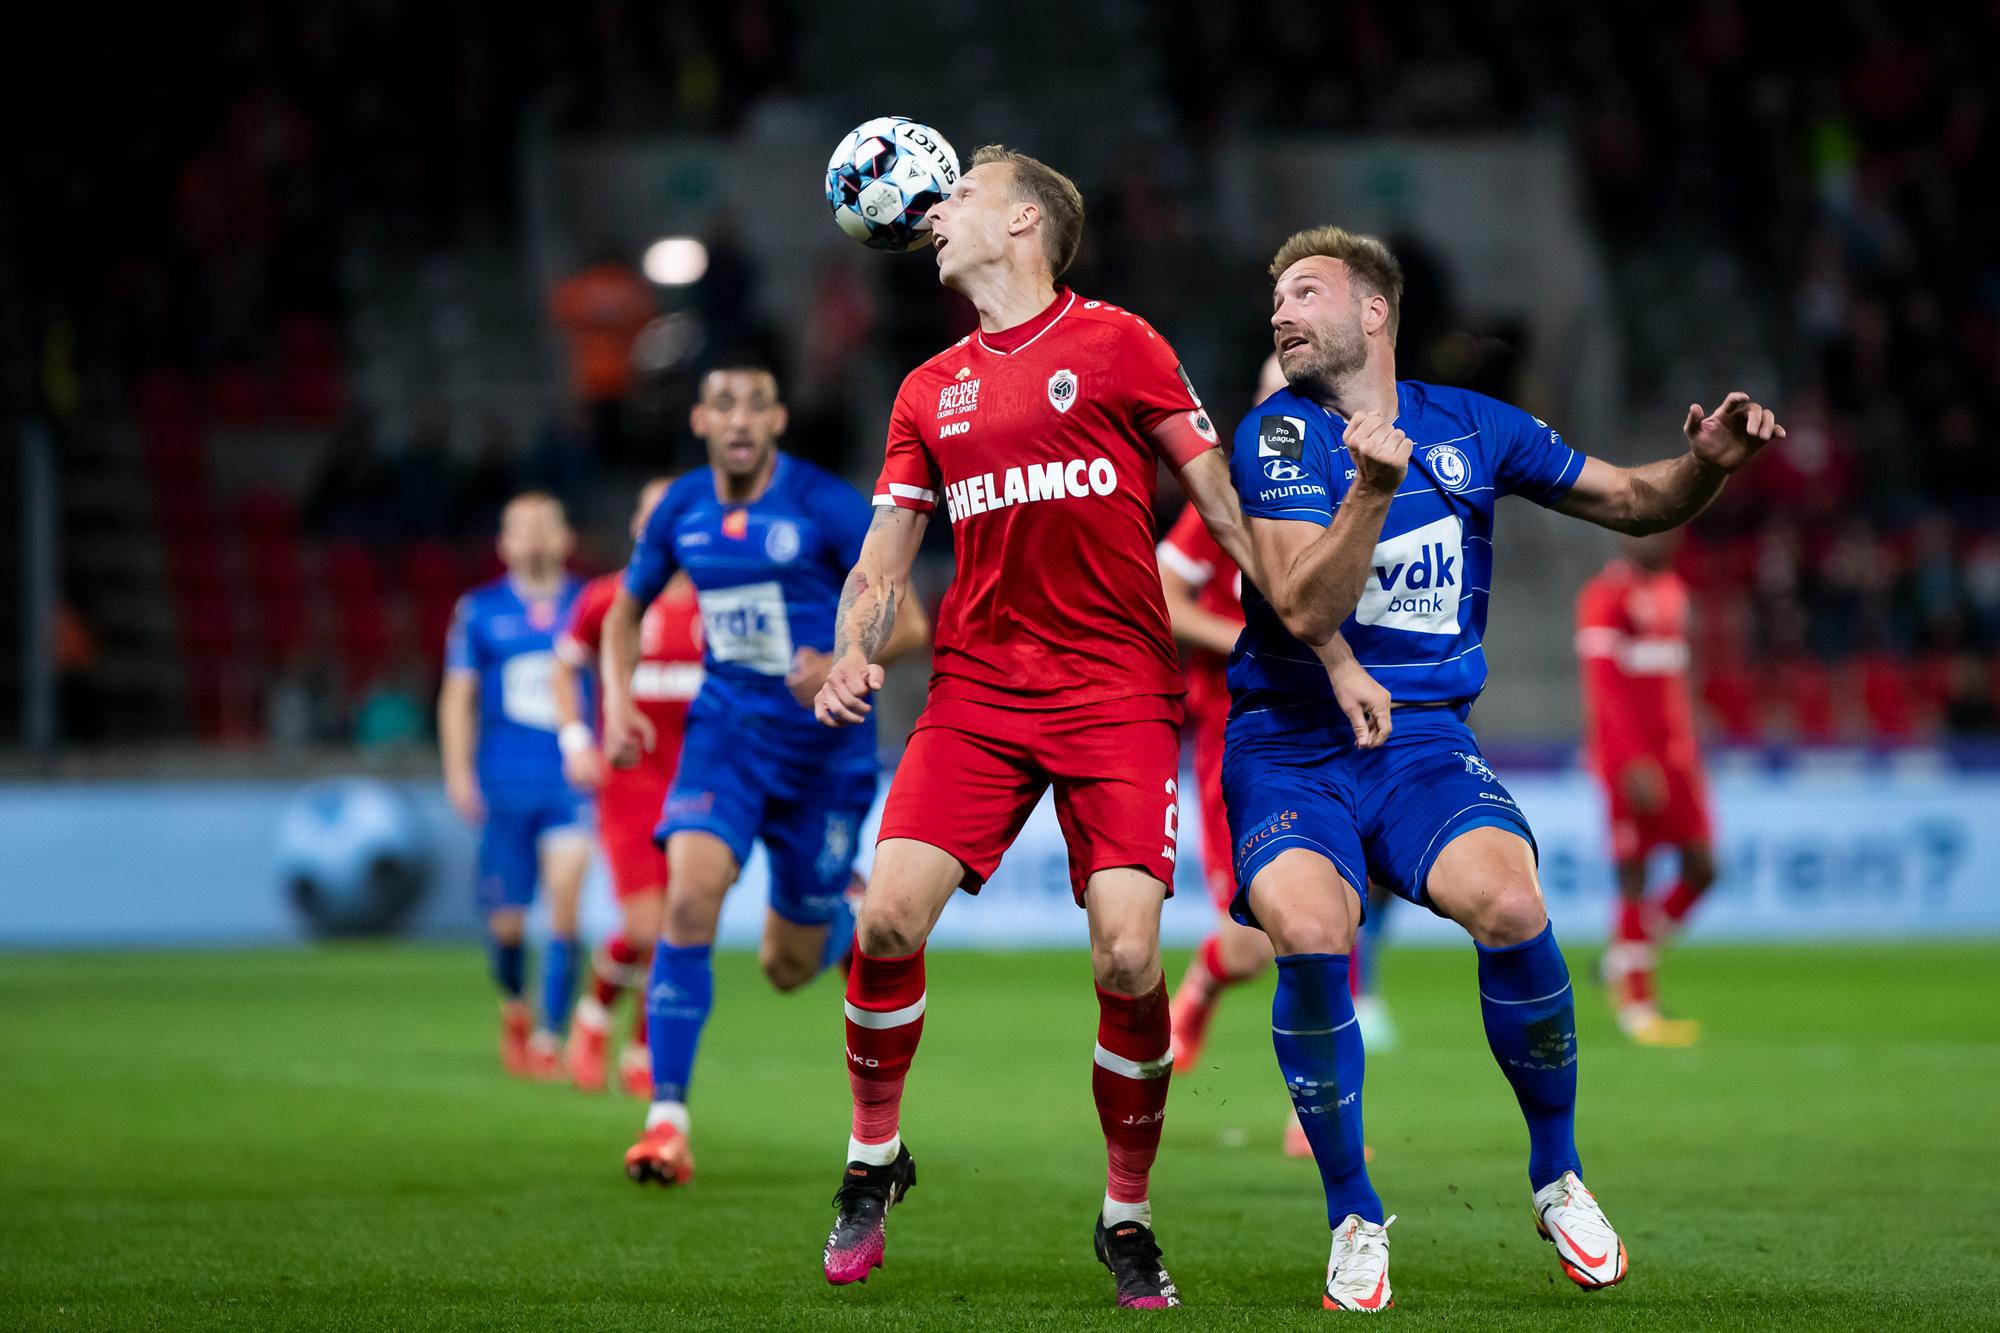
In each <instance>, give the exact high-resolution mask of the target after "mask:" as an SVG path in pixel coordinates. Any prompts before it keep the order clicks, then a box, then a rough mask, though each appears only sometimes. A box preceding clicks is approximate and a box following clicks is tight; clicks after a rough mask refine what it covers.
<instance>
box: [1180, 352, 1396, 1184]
mask: <svg viewBox="0 0 2000 1333" xmlns="http://www.w3.org/2000/svg"><path fill="white" fill-rule="evenodd" d="M1284 387H1285V375H1284V372H1283V371H1282V370H1281V369H1279V367H1278V358H1277V357H1276V355H1272V356H1270V357H1267V358H1265V361H1264V366H1263V369H1262V370H1260V371H1259V372H1258V376H1257V396H1256V399H1255V401H1257V402H1260V403H1261V402H1263V401H1264V400H1265V399H1266V398H1269V397H1270V396H1271V395H1272V394H1274V393H1276V392H1277V391H1278V390H1279V389H1282V388H1284ZM1157 554H1158V556H1159V560H1160V585H1161V588H1162V590H1163V591H1164V592H1165V594H1166V598H1167V618H1168V620H1169V621H1170V622H1171V623H1172V625H1173V631H1174V638H1175V639H1176V640H1178V641H1179V642H1180V643H1181V644H1182V645H1183V646H1184V647H1185V648H1186V650H1187V652H1186V660H1185V664H1184V669H1185V673H1186V677H1187V726H1186V730H1187V732H1188V735H1189V739H1190V740H1191V741H1192V743H1193V745H1194V779H1195V792H1194V795H1195V798H1196V799H1197V800H1198V801H1200V803H1201V834H1202V837H1201V847H1202V873H1203V876H1204V877H1205V878H1206V880H1207V882H1208V896H1209V899H1210V901H1212V902H1213V903H1214V904H1215V911H1216V918H1215V929H1214V931H1213V932H1211V933H1210V934H1209V936H1208V938H1206V939H1204V940H1203V941H1202V942H1201V943H1200V945H1198V946H1197V947H1196V949H1195V953H1194V958H1193V959H1192V960H1191V961H1190V962H1189V963H1188V970H1187V972H1186V973H1185V974H1184V975H1183V976H1182V977H1181V983H1180V985H1179V986H1177V987H1176V988H1175V989H1174V998H1173V1002H1172V1005H1171V1007H1170V1013H1171V1017H1172V1026H1173V1055H1174V1067H1175V1068H1177V1069H1181V1070H1186V1069H1188V1068H1190V1067H1191V1066H1192V1065H1193V1064H1194V1062H1195V1061H1196V1060H1198V1059H1200V1058H1201V1049H1202V1046H1203V1044H1204V1042H1205V1041H1206V1039H1207V1036H1208V1024H1209V1020H1210V1019H1211V1018H1213V1017H1214V1016H1215V1006H1216V1002H1217V1001H1219V1000H1220V999H1221V998H1222V993H1223V992H1224V991H1226V990H1228V989H1229V988H1231V987H1233V986H1238V985H1241V984H1242V983H1243V982H1246V981H1250V980H1252V979H1254V978H1255V977H1256V976H1257V975H1258V974H1260V973H1261V972H1263V970H1264V969H1265V968H1266V967H1269V966H1270V965H1271V956H1272V952H1271V939H1270V937H1269V936H1268V935H1266V934H1265V933H1264V932H1263V931H1261V930H1257V929H1255V928H1254V927H1251V926H1245V925H1240V924H1238V923H1237V922H1236V921H1235V920H1234V919H1233V918H1232V917H1231V916H1230V915H1229V903H1230V900H1231V899H1232V898H1234V897H1235V896H1236V866H1235V858H1234V856H1233V855H1232V849H1231V838H1230V835H1229V813H1228V811H1227V810H1226V809H1225V808H1224V807H1223V802H1222V733H1223V729H1224V727H1225V726H1226V725H1227V724H1228V722H1229V680H1228V666H1229V654H1230V651H1231V650H1232V649H1233V648H1235V646H1236V637H1237V635H1239V634H1241V633H1242V632H1243V571H1242V570H1240V569H1238V568H1237V567H1236V562H1235V561H1234V560H1232V559H1230V558H1229V553H1228V552H1227V551H1225V550H1223V549H1222V546H1221V544H1220V543H1218V542H1217V541H1216V540H1215V537H1214V535H1213V534H1212V533H1210V532H1209V530H1208V525H1207V524H1205V523H1203V522H1202V521H1201V515H1200V513H1199V512H1198V511H1197V510H1196V509H1195V508H1194V506H1192V505H1189V506H1188V507H1187V508H1185V509H1183V510H1181V513H1180V517H1179V518H1178V519H1176V520H1175V521H1174V525H1173V527H1172V528H1170V529H1169V530H1168V532H1167V535H1166V537H1165V538H1164V539H1163V540H1162V541H1161V542H1160V545H1159V549H1158V552H1157ZM1387 896H1388V895H1387V894H1384V893H1382V892H1381V891H1380V890H1378V889H1376V888H1375V887H1374V886H1373V885H1370V896H1369V902H1368V911H1369V917H1370V921H1371V922H1379V921H1380V920H1381V919H1382V916H1383V909H1384V908H1385V907H1386V906H1387V904H1386V903H1384V902H1382V901H1380V899H1381V898H1385V897H1387ZM1368 943H1369V945H1371V946H1372V944H1373V943H1374V940H1372V939H1371V940H1369V941H1368ZM1367 954H1368V955H1370V956H1372V954H1373V949H1372V948H1369V949H1367ZM1363 956H1364V946H1363V943H1362V941H1361V940H1360V939H1357V940H1356V941H1355V947H1354V954H1353V958H1354V965H1353V967H1352V968H1351V970H1350V973H1349V975H1350V976H1352V977H1353V979H1354V985H1355V992H1354V1008H1355V1014H1356V1016H1357V1018H1358V1019H1359V1021H1360V1026H1361V1032H1362V1039H1363V1040H1364V1042H1366V1043H1367V1046H1368V1049H1369V1050H1371V1051H1382V1050H1386V1049H1388V1048H1389V1046H1391V1045H1393V1043H1394V1040H1395V1029H1394V1027H1393V1026H1391V1024H1390V1019H1389V1012H1388V1007H1387V1006H1386V1005H1384V1004H1383V1003H1382V1001H1381V998H1380V997H1379V996H1377V995H1375V994H1374V993H1373V992H1372V990H1370V989H1369V988H1368V981H1369V978H1370V975H1371V974H1370V973H1369V971H1368V970H1367V969H1366V968H1364V967H1363V966H1362V965H1361V959H1362V957H1363ZM1284 1142H1285V1153H1286V1155H1287V1156H1290V1157H1310V1156H1312V1145H1311V1144H1310V1143H1308V1142H1307V1141H1306V1136H1305V1131H1304V1130H1303V1129H1301V1128H1300V1127H1299V1117H1298V1111H1297V1109H1296V1108H1293V1109H1292V1110H1290V1111H1288V1112H1287V1114H1286V1125H1285V1141H1284Z"/></svg>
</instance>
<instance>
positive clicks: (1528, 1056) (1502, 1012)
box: [1475, 926, 1583, 1189]
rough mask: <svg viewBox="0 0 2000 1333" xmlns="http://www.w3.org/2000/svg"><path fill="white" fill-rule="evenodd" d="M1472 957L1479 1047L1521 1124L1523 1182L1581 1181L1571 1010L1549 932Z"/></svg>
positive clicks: (1566, 983)
mask: <svg viewBox="0 0 2000 1333" xmlns="http://www.w3.org/2000/svg"><path fill="white" fill-rule="evenodd" d="M1475 947H1477V948H1478V950H1479V1009H1480V1012H1481V1014H1482V1015H1483V1016H1484V1017H1485V1019H1486V1044H1487V1045H1488V1046H1491V1047H1492V1048H1493V1058H1494V1059H1495V1060H1497V1061H1499V1062H1500V1071H1501V1072H1502V1073H1504V1074H1505V1075H1506V1076H1507V1081H1508V1082H1509V1083H1511V1084H1513V1085H1514V1097H1515V1099H1516V1100H1518V1101H1519V1102H1520V1103H1521V1114H1522V1115H1523V1116H1525V1117H1526V1118H1527V1121H1528V1183H1529V1184H1531V1185H1532V1186H1534V1187H1535V1188H1536V1189H1540V1188H1541V1187H1542V1186H1544V1185H1546V1184H1548V1183H1549V1182H1550V1181H1552V1180H1555V1179H1557V1178H1558V1177H1560V1176H1561V1175H1562V1173H1563V1172H1565V1171H1574V1172H1576V1173H1577V1174H1578V1175H1582V1174H1583V1165H1582V1163H1581V1162H1579V1161H1578V1160H1577V1155H1576V1005H1575V1002H1574V1000H1573V998H1572V996H1571V993H1570V986H1569V968H1568V967H1567V966H1565V965H1564V963H1563V956H1562V950H1561V949H1559V948H1557V947H1556V935H1555V928H1554V927H1553V926H1543V927H1542V933H1541V934H1539V935H1537V936H1535V938H1533V939H1531V940H1529V941H1527V942H1526V943H1525V944H1512V945H1508V946H1507V947H1506V948H1503V949H1489V948H1487V947H1486V946H1485V945H1476V946H1475Z"/></svg>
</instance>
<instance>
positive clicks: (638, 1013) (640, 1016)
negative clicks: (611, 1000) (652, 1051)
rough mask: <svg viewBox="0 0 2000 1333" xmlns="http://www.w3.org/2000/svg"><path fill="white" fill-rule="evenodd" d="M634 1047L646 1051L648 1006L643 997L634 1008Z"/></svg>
mask: <svg viewBox="0 0 2000 1333" xmlns="http://www.w3.org/2000/svg"><path fill="white" fill-rule="evenodd" d="M632 1045H634V1046H636V1047H638V1048H639V1049H640V1050H642V1051H643V1050H645V1049H646V1004H645V997H644V996H641V997H640V1001H639V1003H638V1004H635V1005H633V1006H632Z"/></svg>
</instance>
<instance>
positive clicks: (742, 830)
mask: <svg viewBox="0 0 2000 1333" xmlns="http://www.w3.org/2000/svg"><path fill="white" fill-rule="evenodd" d="M785 424H786V414H785V405H784V402H783V400H782V399H781V398H780V397H779V393H778V381H777V377H776V376H774V375H773V374H772V373H771V371H770V370H769V369H768V368H766V367H764V366H762V365H758V364H742V363H729V364H724V365H721V366H718V367H717V368H715V369H713V370H710V371H709V372H708V373H707V374H706V375H705V376H704V377H703V378H702V382H701V394H700V397H699V399H698V400H697V401H696V403H695V406H694V410H693V412H692V414H691V425H692V427H693V430H694V433H695V435H696V436H698V437H699V438H700V439H701V440H702V441H703V442H704V443H705V444H706V445H707V448H708V463H709V465H708V466H707V467H704V468H697V469H695V470H694V471H692V472H689V473H688V474H687V475H686V476H684V477H682V478H681V479H680V480H679V481H677V482H675V483H674V485H673V487H672V489H670V490H669V491H668V492H667V494H666V496H665V498H664V499H662V500H661V501H660V503H659V506H658V508H656V509H655V510H654V511H653V515H652V518H651V519H650V520H649V521H648V522H647V524H646V528H645V531H644V533H643V534H642V535H641V536H640V538H639V544H638V547H637V549H635V550H634V551H633V553H632V561H631V564H630V565H629V566H628V567H627V568H626V571H625V586H624V589H623V591H621V592H620V593H619V595H618V597H617V599H616V600H615V601H614V602H613V603H612V605H611V609H610V610H609V611H608V612H606V613H605V618H604V638H603V662H604V750H605V753H606V755H608V756H609V757H610V758H611V760H612V762H613V763H619V762H625V763H630V762H633V760H634V759H636V757H637V755H638V753H639V750H640V747H642V746H643V747H648V748H650V746H651V745H652V743H653V741H654V737H653V735H652V729H651V726H650V724H649V723H648V722H647V721H646V719H645V717H644V715H643V714H642V713H640V712H639V710H638V709H637V708H636V707H635V706H634V704H633V700H632V690H631V679H632V669H633V667H634V665H635V664H636V663H637V660H638V646H639V618H640V613H641V612H642V611H643V610H644V608H646V607H647V606H649V605H651V604H652V601H653V599H654V598H655V597H657V596H659V594H660V590H661V589H662V588H664V587H665V586H666V583H667V580H668V579H669V578H670V577H671V576H672V575H673V574H674V572H675V571H676V570H686V571H687V573H688V576H689V577H690V579H691V580H692V581H693V583H694V587H695V595H696V597H697V599H698V600H699V602H700V605H701V624H702V637H703V640H704V643H703V657H702V666H703V671H704V679H703V683H702V687H701V692H700V693H699V694H698V695H696V696H695V701H694V703H693V705H692V706H691V707H690V708H689V709H688V719H687V732H686V736H685V739H684V740H683V741H682V743H681V762H680V768H679V770H678V772H677V773H676V774H675V776H674V782H673V785H672V787H671V788H669V789H668V792H667V805H666V811H665V818H664V820H663V821H662V823H661V825H660V836H661V837H663V838H664V839H665V840H666V845H667V902H666V913H665V918H664V924H663V927H662V930H661V938H660V946H659V947H658V948H657V949H655V950H654V951H653V967H652V975H651V977H650V979H649V981H648V983H647V987H646V1015H647V1021H646V1032H647V1044H648V1046H649V1047H650V1048H651V1051H652V1060H653V1101H652V1105H651V1107H650V1108H648V1110H647V1112H646V1126H645V1130H644V1132H643V1133H642V1134H641V1135H640V1137H639V1141H638V1142H637V1143H635V1144H634V1145H633V1146H632V1148H631V1149H630V1150H629V1151H628V1152H627V1153H626V1154H625V1169H626V1172H627V1174H629V1175H630V1176H631V1177H632V1179H634V1180H636V1181H639V1182H641V1183H643V1182H646V1181H649V1180H650V1181H657V1182H659V1183H660V1184H662V1185H672V1184H678V1183H682V1182H685V1181H686V1180H688V1179H689V1178H690V1177H691V1176H692V1175H693V1174H694V1156H693V1153H692V1151H691V1149H690V1146H689V1129H688V1110H687V1090H688V1080H689V1076H690V1074H691V1073H692V1071H693V1068H694V1058H695V1050H696V1047H697V1045H698V1043H699V1042H700V1040H701V1031H702V1027H703V1025H704V1024H705V1023H706V1022H707V1021H708V1014H709V1009H710V1006H711V1004H712V1003H713V996H714V990H715V977H714V972H713V970H712V968H711V965H710V953H711V951H712V950H713V948H714V944H715V930H716V922H717V920H718V918H719V917H720V916H721V913H722V900H723V897H724V896H725V895H726V894H727V893H728V892H729V887H730V886H731V885H732V884H734V883H735V882H736V878H737V876H738V875H739V874H741V873H742V870H743V865H744V863H745V862H746V861H747V860H748V859H749V857H750V849H751V847H752V846H753V845H754V844H755V843H756V842H757V841H758V840H759V839H762V841H763V843H764V849H765V851H766V852H767V853H768V854H769V857H770V865H771V900H770V907H769V910H768V912H767V913H766V915H765V920H764V939H763V946H762V948H761V950H760V951H759V961H760V962H761V963H762V964H763V968H764V974H765V976H767V977H768V978H770V981H771V984H772V985H774V986H776V987H777V988H778V989H779V990H781V991H790V990H794V989H796V988H798V987H800V986H803V985H804V984H805V983H806V982H808V981H811V980H812V979H813V978H814V977H815V976H817V975H819V973H820V972H821V971H822V970H824V969H825V968H826V967H828V966H830V965H832V964H833V963H835V962H838V961H839V960H840V959H842V958H843V957H845V956H846V954H847V951H848V949H849V948H851V947H852V945H853V940H854V913H853V905H852V904H851V903H850V902H849V901H848V900H847V896H846V895H847V892H848V888H849V885H850V883H851V882H852V880H853V872H854V856H855V853H856V851H857V850H858V848H859V846H860V841H861V822H862V820H863V819H864V818H866V817H867V814H868V809H869V807H870V806H871V805H873V804H874V801H875V782H876V772H877V768H878V764H877V760H876V756H875V727H874V724H873V722H872V720H871V721H870V722H869V723H868V724H866V725H863V726H857V727H849V728H843V729H838V730H836V729H832V728H828V727H822V726H821V725H819V723H818V722H817V721H816V720H815V719H814V717H813V714H812V700H813V696H814V695H816V694H818V693H819V687H820V685H821V684H822V683H823V682H824V681H825V679H826V673H827V668H828V666H829V665H830V664H831V657H830V652H831V650H832V648H833V615H834V609H835V607H836V605H837V604H838V602H839V599H840V590H841V587H842V585H843V584H844V583H845V582H846V580H847V572H848V570H849V569H851V568H853V566H854V563H855V560H856V559H857V558H858V557H859V555H860V553H861V541H862V538H863V537H864V536H865V535H866V534H867V531H868V525H869V523H870V522H871V521H872V519H873V516H874V507H873V506H872V505H871V504H870V503H869V502H868V501H867V500H866V499H864V498H863V497H862V495H861V493H860V492H859V491H857V490H855V489H854V488H853V487H852V486H850V485H848V484H847V483H846V482H844V481H842V480H840V478H838V477H835V476H833V475H832V474H831V473H829V472H826V471H824V470H822V469H820V468H817V467H814V466H813V465H812V464H811V463H808V462H806V461H804V460H803V459H800V458H794V457H793V456H791V455H790V454H786V453H783V452H780V450H779V449H778V437H779V436H781V435H783V434H784V431H785ZM909 619H910V623H909V624H908V625H907V626H906V625H904V624H903V623H902V622H903V618H902V617H898V620H897V625H896V631H895V633H894V634H893V635H892V636H891V637H890V639H889V641H888V643H887V644H885V645H884V647H883V650H882V653H881V657H880V659H879V660H881V661H884V662H887V661H890V660H892V659H894V658H896V657H899V656H901V655H903V654H904V653H907V652H909V651H910V650H912V649H914V648H919V647H921V646H923V644H924V643H925V641H926V640H927V639H928V637H929V633H930V630H929V625H928V623H927V621H926V620H925V619H924V617H923V615H922V614H921V612H919V613H918V614H917V615H915V616H913V617H910V618H909Z"/></svg>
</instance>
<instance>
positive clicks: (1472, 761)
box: [1453, 750, 1500, 782]
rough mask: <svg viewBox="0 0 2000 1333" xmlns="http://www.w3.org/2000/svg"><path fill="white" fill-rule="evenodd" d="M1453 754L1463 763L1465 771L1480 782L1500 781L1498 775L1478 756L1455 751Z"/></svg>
mask: <svg viewBox="0 0 2000 1333" xmlns="http://www.w3.org/2000/svg"><path fill="white" fill-rule="evenodd" d="M1453 753H1455V754H1456V755H1458V757H1459V758H1460V759H1463V760H1464V761H1465V771H1466V772H1468V773H1470V774H1472V776H1474V777H1476V778H1478V779H1479V780H1480V781H1481V782H1498V781H1499V780H1500V778H1499V775H1497V774H1496V773H1494V771H1493V770H1492V768H1491V767H1489V766H1488V764H1487V762H1486V761H1485V760H1484V759H1482V758H1480V757H1479V756H1478V755H1476V754H1467V753H1466V752H1465V751H1463V750H1456V751H1454V752H1453Z"/></svg>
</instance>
